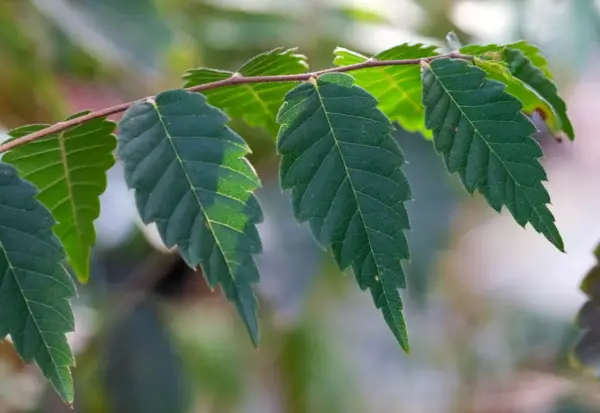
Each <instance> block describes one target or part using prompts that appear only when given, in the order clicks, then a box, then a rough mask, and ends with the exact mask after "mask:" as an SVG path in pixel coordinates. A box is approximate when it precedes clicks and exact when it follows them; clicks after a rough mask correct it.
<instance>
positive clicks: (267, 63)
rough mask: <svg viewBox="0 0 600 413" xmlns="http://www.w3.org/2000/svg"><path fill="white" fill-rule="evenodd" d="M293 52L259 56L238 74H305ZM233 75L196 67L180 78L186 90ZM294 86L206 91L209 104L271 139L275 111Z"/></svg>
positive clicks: (302, 59)
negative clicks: (262, 129)
mask: <svg viewBox="0 0 600 413" xmlns="http://www.w3.org/2000/svg"><path fill="white" fill-rule="evenodd" d="M295 52H296V49H287V50H284V49H282V48H276V49H273V50H271V51H268V52H265V53H261V54H259V55H258V56H255V57H253V58H252V59H250V60H249V61H248V62H247V63H245V64H244V65H243V66H242V67H241V68H240V69H239V70H238V71H237V73H239V74H240V75H242V76H248V77H250V76H274V75H290V74H298V73H305V72H306V71H307V70H308V64H307V63H306V57H305V56H303V55H299V54H296V53H295ZM234 75H235V73H234V72H229V71H225V70H215V69H206V68H198V69H191V70H189V71H187V72H186V73H185V74H184V76H183V78H184V80H185V86H184V87H186V88H188V87H192V86H198V85H203V84H206V83H210V82H216V81H219V80H225V79H228V78H230V77H232V76H234ZM293 87H294V84H293V83H290V82H269V83H266V82H265V83H253V84H245V85H237V86H228V87H224V88H218V89H212V90H205V91H203V92H202V93H203V94H204V95H205V96H206V97H207V99H208V103H209V104H211V105H213V106H215V107H217V108H219V109H221V110H223V111H225V113H227V114H228V115H229V116H230V117H232V118H239V119H243V120H244V121H245V122H246V123H247V124H248V125H250V126H260V127H263V128H264V129H266V130H267V131H268V132H269V133H270V134H271V135H272V136H273V137H275V136H276V135H277V130H278V129H279V126H278V125H277V122H276V121H275V118H276V116H277V110H278V109H279V106H281V104H282V103H283V97H284V96H285V94H286V93H287V92H288V91H289V90H290V89H291V88H293Z"/></svg>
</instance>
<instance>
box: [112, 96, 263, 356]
mask: <svg viewBox="0 0 600 413" xmlns="http://www.w3.org/2000/svg"><path fill="white" fill-rule="evenodd" d="M228 121H229V118H228V117H227V116H226V115H225V114H224V113H223V112H221V111H220V110H219V109H216V108H214V107H212V106H210V105H208V104H207V103H206V98H205V97H204V96H202V95H201V94H198V93H191V92H188V91H185V90H172V91H167V92H163V93H161V94H159V95H157V96H156V98H155V99H154V100H148V101H145V102H142V103H138V104H135V105H133V106H132V107H131V108H130V109H129V110H128V111H127V112H126V113H125V115H124V116H123V119H122V120H121V122H120V124H119V129H120V134H119V143H118V149H117V153H118V155H119V157H120V159H122V160H123V162H124V163H125V180H126V182H127V185H128V186H129V188H130V189H134V190H135V199H136V205H137V209H138V211H139V213H140V216H141V218H142V220H143V222H144V223H146V224H148V223H151V222H155V223H156V225H157V228H158V231H159V233H160V236H161V238H162V240H163V242H164V243H165V245H166V246H167V247H169V248H171V247H173V246H175V245H177V247H178V250H179V253H180V255H181V256H182V258H183V259H184V260H185V261H186V263H187V264H188V265H189V266H190V267H191V268H197V267H198V266H200V267H201V268H202V272H203V273H204V275H205V277H206V279H207V282H208V284H209V285H210V286H211V287H213V288H214V287H216V286H217V285H220V286H221V288H222V290H223V292H224V294H225V296H226V297H227V298H228V299H229V300H230V301H232V302H233V303H234V304H235V306H236V308H237V310H238V312H239V313H240V315H241V317H242V320H243V321H244V324H245V325H246V328H247V329H248V332H249V334H250V337H251V338H252V341H253V342H254V344H255V345H257V343H258V321H257V315H256V311H257V303H256V298H255V296H254V292H253V291H252V287H251V284H252V283H254V282H258V279H259V275H258V270H257V267H256V265H255V262H254V258H253V254H258V253H260V252H261V251H262V244H261V241H260V238H259V235H258V231H257V229H256V224H257V223H258V222H260V221H262V218H263V217H262V209H261V207H260V205H259V203H258V200H257V199H256V197H255V196H254V195H253V193H252V191H254V190H255V189H256V188H258V187H259V186H260V181H259V179H258V177H257V175H256V173H255V171H254V169H253V168H252V166H251V165H250V163H249V162H248V161H247V160H246V158H244V156H245V155H247V154H248V153H250V149H249V148H248V146H247V144H246V143H245V142H244V140H243V139H242V138H241V137H240V136H238V135H237V134H236V133H235V132H233V131H232V130H231V129H229V128H228V127H227V126H226V124H227V122H228Z"/></svg>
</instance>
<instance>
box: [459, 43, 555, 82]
mask: <svg viewBox="0 0 600 413" xmlns="http://www.w3.org/2000/svg"><path fill="white" fill-rule="evenodd" d="M506 48H510V49H516V50H520V51H521V52H522V53H523V54H524V55H525V56H526V57H527V58H528V59H529V60H531V62H532V63H533V64H534V65H535V66H537V67H538V68H539V69H540V70H541V71H542V72H544V75H546V77H547V78H549V79H552V73H551V72H550V65H549V64H548V61H547V60H546V58H545V57H544V55H543V54H542V52H541V50H540V49H539V48H538V47H537V46H535V45H533V44H531V43H529V42H527V41H525V40H519V41H518V42H514V43H508V44H505V45H498V44H488V45H479V44H470V45H468V46H465V47H462V48H461V49H460V52H461V53H464V54H469V55H473V56H486V57H488V58H489V57H491V58H496V59H502V53H503V52H504V49H506Z"/></svg>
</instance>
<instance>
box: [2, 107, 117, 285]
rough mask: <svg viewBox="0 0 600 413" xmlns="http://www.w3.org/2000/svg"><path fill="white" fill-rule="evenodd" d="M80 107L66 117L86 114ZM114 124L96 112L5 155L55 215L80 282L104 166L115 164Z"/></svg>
mask: <svg viewBox="0 0 600 413" xmlns="http://www.w3.org/2000/svg"><path fill="white" fill-rule="evenodd" d="M87 113H89V112H81V113H78V114H76V115H74V116H71V117H70V118H69V119H72V118H75V117H78V116H82V115H85V114H87ZM48 126H49V125H30V126H25V127H22V128H18V129H15V130H12V131H11V132H9V135H10V136H11V137H13V138H18V137H21V136H24V135H27V134H29V133H33V132H36V131H38V130H40V129H43V128H45V127H48ZM115 126H116V124H115V123H114V122H110V121H107V120H106V118H98V119H94V120H91V121H88V122H85V123H84V124H82V125H79V126H76V127H74V128H71V129H68V130H67V131H65V132H62V133H59V134H55V135H49V136H47V137H44V138H42V139H38V140H36V141H33V142H30V143H28V144H27V145H21V146H18V147H16V148H14V149H12V150H11V151H10V152H8V153H7V154H6V155H4V157H3V161H4V162H6V163H9V164H12V165H14V166H15V167H16V168H17V170H18V171H19V175H20V176H21V177H23V179H26V180H28V181H29V182H31V183H33V184H34V185H35V186H36V187H37V188H38V195H37V197H38V199H39V200H40V202H41V203H42V204H44V206H45V207H46V208H48V209H49V210H50V212H52V215H53V216H54V218H55V219H56V220H57V221H58V222H57V224H56V225H55V226H54V233H55V234H56V235H57V237H58V238H59V239H60V241H61V242H62V244H63V246H64V249H65V252H66V253H67V258H68V261H69V264H70V266H71V268H73V271H74V273H75V274H76V276H77V278H78V279H79V281H81V282H87V280H88V279H89V274H90V253H91V249H92V246H93V245H94V244H95V243H96V231H95V229H94V220H96V219H97V218H98V216H99V215H100V195H102V193H103V192H104V191H105V189H106V172H107V171H108V170H109V169H110V168H111V167H112V166H113V165H114V163H115V158H114V156H113V151H114V150H115V148H116V142H117V140H116V137H115V136H114V135H113V133H114V130H115Z"/></svg>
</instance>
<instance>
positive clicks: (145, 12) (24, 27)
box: [0, 0, 600, 413]
mask: <svg viewBox="0 0 600 413" xmlns="http://www.w3.org/2000/svg"><path fill="white" fill-rule="evenodd" d="M449 31H454V32H455V33H456V34H457V36H458V38H459V39H460V40H461V41H462V43H463V44H467V43H504V42H510V41H513V40H518V39H526V40H529V41H531V42H534V43H536V44H537V45H538V46H540V47H541V49H542V50H543V52H544V54H545V55H546V56H547V57H548V60H549V61H550V66H551V68H552V70H553V72H554V74H555V78H556V79H557V83H558V85H559V90H561V92H562V94H563V96H564V97H565V100H566V101H567V103H568V105H569V114H570V116H571V118H572V120H573V123H574V126H575V130H576V135H577V139H576V141H575V143H570V142H568V141H565V142H562V143H558V142H557V141H555V140H553V139H552V138H550V137H548V136H546V135H545V134H543V133H541V134H540V136H539V140H540V143H541V144H542V146H543V148H544V150H545V153H546V156H545V158H544V159H543V163H544V166H545V167H546V168H547V170H548V175H549V183H548V184H547V187H548V189H549V191H550V194H551V196H552V199H553V206H552V210H553V212H554V213H555V215H556V218H557V224H558V226H559V229H560V230H561V231H562V233H563V235H564V239H565V244H566V249H567V254H561V253H559V252H558V251H556V250H555V249H554V248H553V247H552V246H551V245H550V244H549V243H548V242H547V241H546V240H545V239H544V238H543V237H542V236H540V235H538V234H536V233H534V232H533V231H531V230H529V229H528V230H524V229H522V228H520V227H519V226H518V225H517V224H516V223H515V222H514V221H513V220H512V218H511V217H510V215H509V214H507V213H505V214H502V215H498V214H496V213H494V212H493V211H492V210H491V209H490V208H489V207H487V206H486V205H485V202H484V201H483V199H482V198H481V197H480V196H474V197H471V196H469V195H466V192H465V191H464V190H463V189H462V188H461V186H460V184H459V182H457V180H456V179H455V178H454V177H451V176H449V175H448V174H447V173H446V172H445V170H444V166H443V164H442V162H441V159H440V158H439V157H438V156H437V155H436V154H435V153H434V151H433V148H432V145H431V143H430V142H427V141H425V140H424V139H423V138H422V137H421V136H419V135H414V134H409V133H406V132H403V131H401V130H400V131H399V132H398V133H397V139H398V140H399V142H400V144H401V145H402V147H403V149H404V151H405V154H406V158H407V160H408V162H409V164H408V165H407V167H406V172H407V174H408V176H409V179H410V180H411V182H412V187H413V193H414V198H415V200H414V201H412V202H411V203H410V204H409V213H410V216H411V221H412V227H413V229H412V232H411V233H410V234H409V241H410V245H411V249H412V255H413V259H412V261H411V262H410V263H409V264H407V265H406V269H407V272H408V278H409V283H408V284H409V289H408V290H407V291H405V292H403V297H404V300H405V302H406V308H407V310H406V313H407V319H408V327H409V333H410V337H411V341H412V351H411V354H410V355H406V354H404V353H403V352H402V351H401V349H400V348H399V346H398V345H397V343H396V342H395V339H394V338H393V336H392V334H391V333H390V332H389V330H388V329H387V327H386V325H385V323H384V321H383V319H382V317H381V315H380V314H379V312H378V311H377V310H376V309H375V308H374V306H373V305H372V302H371V298H370V296H369V294H367V293H362V292H361V291H360V290H359V289H358V287H357V286H356V284H355V282H354V280H353V278H352V276H351V274H342V273H340V272H339V271H338V270H337V269H336V268H335V265H334V264H333V262H332V260H331V259H330V258H329V257H328V255H327V254H325V253H324V252H323V251H321V250H320V249H318V248H317V247H316V245H315V244H314V242H313V241H312V238H311V235H310V233H309V232H308V230H307V228H306V226H305V225H298V224H297V223H296V222H295V221H294V220H293V219H292V216H291V210H290V202H289V197H288V194H287V193H282V192H281V191H280V189H279V188H278V186H277V158H276V157H275V156H274V155H273V150H274V139H273V137H272V136H269V135H268V134H266V133H265V132H263V131H261V130H258V129H253V128H249V127H248V126H246V125H244V124H243V123H241V122H238V121H234V122H232V126H233V127H234V128H235V129H236V130H237V131H239V132H240V133H241V134H242V136H244V137H245V138H246V139H247V140H248V142H249V143H250V144H251V147H252V149H253V155H252V156H251V161H252V162H253V163H254V165H255V166H256V168H257V170H258V172H259V174H260V177H261V179H262V181H263V184H264V187H263V188H262V189H261V190H260V191H259V193H258V196H259V199H260V201H261V203H262V205H263V207H264V210H265V215H266V220H265V222H264V223H262V224H261V225H259V230H260V233H261V235H262V239H263V243H264V249H265V252H264V253H263V254H262V255H261V256H260V257H259V259H258V262H259V266H260V270H261V275H262V280H261V284H260V285H259V286H258V288H257V292H258V294H259V297H260V301H261V317H260V320H261V335H262V343H261V346H260V348H259V349H258V350H256V349H254V348H253V347H252V344H251V342H250V340H249V339H248V337H247V335H246V332H245V330H244V328H243V326H242V325H241V323H240V321H239V320H238V317H237V315H236V314H235V311H234V309H233V307H232V306H231V305H229V304H228V303H227V302H226V300H225V299H224V298H223V297H222V296H221V295H220V293H219V292H211V291H209V290H208V289H207V287H206V285H205V283H204V280H203V279H202V277H201V276H200V275H199V274H198V273H193V272H191V271H189V270H188V269H186V267H185V265H183V263H182V262H181V261H180V260H179V259H177V256H176V255H174V254H172V253H169V252H168V251H166V250H165V249H164V247H163V246H162V244H161V243H160V240H159V239H158V238H157V237H156V233H155V230H154V228H152V227H145V226H143V225H141V224H140V222H139V221H138V219H137V217H136V213H135V207H134V203H133V196H132V194H131V193H129V192H128V191H127V188H126V186H125V183H124V181H123V176H122V167H121V165H120V164H119V163H117V164H116V165H115V167H114V168H113V169H112V170H111V171H110V172H109V183H108V189H107V191H106V193H105V194H104V195H103V196H102V200H101V201H102V215H101V217H100V218H99V219H98V220H97V221H96V228H97V232H98V244H97V247H96V248H95V250H94V257H93V270H92V280H91V282H90V283H89V284H88V285H85V286H81V287H80V294H79V297H78V298H77V299H76V300H75V301H74V302H73V305H74V310H75V314H76V332H74V333H72V334H69V340H70V343H71V345H72V347H73V349H74V351H75V353H76V357H77V367H76V369H75V370H74V375H75V381H76V403H75V407H74V411H75V412H78V413H79V412H81V413H163V412H164V413H187V412H190V413H192V412H198V413H204V412H206V413H233V412H243V413H271V412H273V413H279V412H281V413H354V412H357V413H358V412H365V413H379V412H385V413H392V412H403V413H417V412H419V413H420V412H423V413H437V412H440V413H445V412H448V413H475V412H481V413H483V412H485V413H512V412H515V413H516V412H528V413H530V412H533V413H538V412H539V413H542V412H544V413H545V412H551V413H559V412H560V413H583V412H600V385H599V384H598V383H596V381H595V380H593V379H592V378H590V377H588V376H584V375H583V374H582V373H581V372H579V371H576V370H574V369H573V368H571V366H570V365H569V363H568V362H567V355H568V350H569V348H570V346H571V345H572V344H573V342H574V340H575V339H576V338H577V335H578V332H577V330H576V329H575V328H574V326H573V319H574V317H575V315H576V314H577V311H578V309H579V307H580V306H581V304H582V303H583V301H584V296H583V294H582V293H580V292H579V283H580V281H581V279H582V278H583V276H584V275H585V273H586V271H587V270H588V269H589V268H590V267H591V266H592V265H593V263H594V257H593V255H592V250H593V248H594V246H595V244H596V243H597V242H598V241H600V214H598V211H599V210H600V191H599V189H600V184H599V182H600V139H598V135H599V134H600V116H598V114H599V113H600V53H599V52H600V48H599V45H600V1H593V0H488V1H484V0H480V1H475V0H462V1H461V0H302V1H286V0H0V130H4V131H6V130H9V129H11V128H13V127H16V126H20V125H23V124H29V123H40V122H41V123H52V122H56V121H59V120H61V119H63V118H64V117H65V116H67V115H68V114H70V113H74V112H76V111H79V110H82V109H100V108H103V107H106V106H109V105H112V104H117V103H120V102H123V101H128V100H132V99H136V98H139V97H142V96H146V95H152V94H154V93H156V92H159V91H162V90H164V89H167V88H177V87H180V86H181V85H182V80H181V75H182V74H183V72H184V71H185V70H186V69H189V68H192V67H196V66H207V67H212V68H220V69H228V70H235V69H236V68H237V67H239V66H240V65H241V64H242V63H243V62H245V61H246V60H247V59H248V58H250V57H252V56H253V55H255V54H257V53H260V52H262V51H266V50H269V49H271V48H274V47H278V46H285V47H296V46H297V47H299V51H300V52H301V53H303V54H305V55H306V56H308V58H309V62H310V63H311V67H312V68H313V69H321V68H326V67H330V66H332V50H333V49H334V47H335V46H343V47H347V48H350V49H354V50H357V51H359V52H362V53H365V54H374V53H377V52H379V51H381V50H383V49H385V48H388V47H391V46H395V45H397V44H400V43H404V42H425V43H431V44H438V45H440V46H441V47H446V44H445V36H446V34H447V33H448V32H449ZM115 119H118V118H115ZM69 411H71V410H70V409H69V408H68V407H66V406H64V405H63V404H62V403H61V402H60V401H59V400H58V398H57V397H56V396H55V395H54V393H53V392H52V391H51V389H49V388H48V387H47V386H46V383H45V381H44V380H42V379H41V375H40V373H39V371H38V369H37V367H34V366H27V365H24V364H23V363H22V362H21V361H20V360H19V359H18V357H17V356H16V354H15V352H14V350H13V349H12V347H11V345H10V344H8V343H2V344H1V345H0V412H11V413H12V412H49V413H62V412H69Z"/></svg>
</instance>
